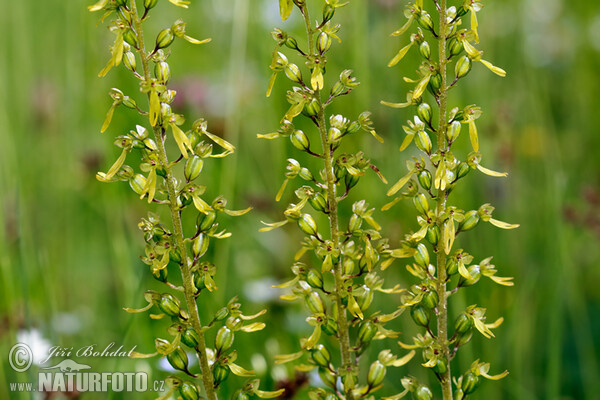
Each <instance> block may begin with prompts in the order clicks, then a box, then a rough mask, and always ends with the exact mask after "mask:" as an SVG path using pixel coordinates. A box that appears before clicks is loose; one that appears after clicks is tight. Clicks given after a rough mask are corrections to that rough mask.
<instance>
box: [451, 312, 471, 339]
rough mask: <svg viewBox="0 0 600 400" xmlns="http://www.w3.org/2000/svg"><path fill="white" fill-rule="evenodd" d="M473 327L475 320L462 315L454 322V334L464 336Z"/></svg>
mask: <svg viewBox="0 0 600 400" xmlns="http://www.w3.org/2000/svg"><path fill="white" fill-rule="evenodd" d="M472 327H473V318H471V317H470V316H468V315H467V314H465V313H464V312H463V313H461V314H460V315H459V316H458V317H457V318H456V321H454V333H455V334H457V335H463V334H465V333H466V332H468V331H469V330H470V329H471V328H472Z"/></svg>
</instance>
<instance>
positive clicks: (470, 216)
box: [458, 210, 479, 232]
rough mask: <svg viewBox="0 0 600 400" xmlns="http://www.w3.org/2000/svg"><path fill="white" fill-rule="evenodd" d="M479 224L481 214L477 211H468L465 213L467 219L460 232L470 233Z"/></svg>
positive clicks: (464, 220) (459, 228)
mask: <svg viewBox="0 0 600 400" xmlns="http://www.w3.org/2000/svg"><path fill="white" fill-rule="evenodd" d="M477 224H479V213H478V212H477V211H475V210H471V211H467V212H466V213H465V218H464V219H463V221H462V222H461V223H460V225H459V227H458V230H459V231H463V232H464V231H469V230H471V229H473V228H475V227H476V226H477Z"/></svg>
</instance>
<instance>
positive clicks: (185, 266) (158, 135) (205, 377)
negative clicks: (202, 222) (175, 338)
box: [131, 0, 217, 400]
mask: <svg viewBox="0 0 600 400" xmlns="http://www.w3.org/2000/svg"><path fill="white" fill-rule="evenodd" d="M131 9H132V10H131V11H132V13H131V14H132V18H133V23H134V25H135V30H136V32H137V39H138V43H139V49H138V53H139V55H140V58H141V60H142V66H143V69H144V78H145V79H146V80H150V67H149V65H148V60H149V57H148V55H147V53H146V47H145V44H144V35H143V29H142V21H141V19H140V17H139V15H138V12H137V7H136V2H135V0H134V1H132V2H131ZM148 100H149V99H148ZM153 130H154V137H155V140H156V143H157V148H158V158H159V162H160V164H161V167H162V168H163V169H164V171H165V184H166V186H167V193H168V197H169V208H170V210H171V219H172V222H173V236H174V238H175V243H176V245H177V248H178V249H179V252H180V254H181V259H182V263H181V264H180V269H181V278H182V280H183V289H184V295H185V302H186V304H187V308H188V312H189V314H190V319H191V323H192V327H193V328H194V330H195V331H196V332H197V333H198V337H199V340H198V346H197V347H196V353H197V354H198V357H199V359H200V369H201V372H202V382H203V384H204V390H205V392H206V396H207V398H208V399H209V400H217V394H216V392H215V389H214V383H213V376H212V373H211V370H210V366H209V365H208V353H207V350H206V340H205V337H204V332H203V331H202V323H201V322H200V314H199V313H198V304H197V303H196V295H195V289H194V284H193V281H192V273H191V271H190V265H189V259H188V256H187V249H186V246H185V236H184V235H183V227H182V224H181V214H180V211H179V208H178V207H177V193H176V189H175V182H176V181H175V178H174V176H173V172H172V171H171V165H170V164H169V159H168V157H167V151H166V149H165V141H164V135H163V127H162V126H161V125H160V124H157V125H156V126H154V128H153Z"/></svg>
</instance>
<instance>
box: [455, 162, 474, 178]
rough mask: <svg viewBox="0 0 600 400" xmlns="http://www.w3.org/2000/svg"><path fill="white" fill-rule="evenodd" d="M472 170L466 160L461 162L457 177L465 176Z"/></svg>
mask: <svg viewBox="0 0 600 400" xmlns="http://www.w3.org/2000/svg"><path fill="white" fill-rule="evenodd" d="M470 171H471V167H469V164H468V163H466V162H461V163H460V164H458V167H457V168H456V179H460V178H463V177H465V176H466V175H467V174H468V173H469V172H470Z"/></svg>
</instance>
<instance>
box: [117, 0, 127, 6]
mask: <svg viewBox="0 0 600 400" xmlns="http://www.w3.org/2000/svg"><path fill="white" fill-rule="evenodd" d="M115 3H117V5H118V6H119V7H124V6H126V5H127V0H115Z"/></svg>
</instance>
